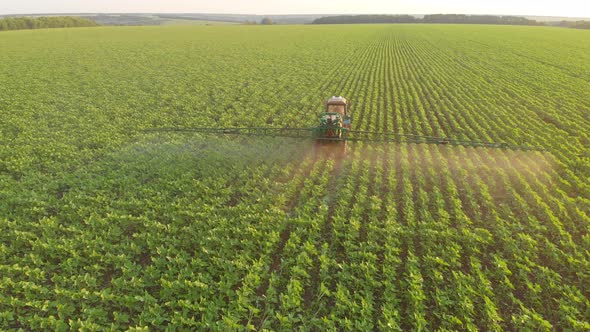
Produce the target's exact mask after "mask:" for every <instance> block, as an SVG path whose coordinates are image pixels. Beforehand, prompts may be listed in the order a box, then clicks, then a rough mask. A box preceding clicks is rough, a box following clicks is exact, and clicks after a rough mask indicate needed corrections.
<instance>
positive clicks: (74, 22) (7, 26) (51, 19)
mask: <svg viewBox="0 0 590 332" xmlns="http://www.w3.org/2000/svg"><path fill="white" fill-rule="evenodd" d="M98 25H99V24H98V23H96V22H94V21H92V20H89V19H85V18H81V17H73V16H47V17H7V18H3V19H0V31H6V30H24V29H49V28H72V27H94V26H98Z"/></svg>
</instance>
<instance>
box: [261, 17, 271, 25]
mask: <svg viewBox="0 0 590 332" xmlns="http://www.w3.org/2000/svg"><path fill="white" fill-rule="evenodd" d="M260 24H264V25H271V24H274V22H273V21H272V19H271V18H270V17H265V18H263V19H262V21H260Z"/></svg>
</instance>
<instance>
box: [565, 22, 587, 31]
mask: <svg viewBox="0 0 590 332" xmlns="http://www.w3.org/2000/svg"><path fill="white" fill-rule="evenodd" d="M559 26H562V27H567V28H574V29H590V21H576V22H568V21H561V22H559Z"/></svg>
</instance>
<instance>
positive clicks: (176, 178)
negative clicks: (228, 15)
mask: <svg viewBox="0 0 590 332" xmlns="http://www.w3.org/2000/svg"><path fill="white" fill-rule="evenodd" d="M588 37H589V36H588V35H587V34H584V32H583V31H574V30H570V29H555V28H544V27H506V26H502V27H500V26H451V25H396V26H385V25H381V26H376V25H373V26H280V25H279V26H272V27H261V26H248V27H245V26H216V27H197V26H195V27H133V28H129V27H126V28H100V29H72V30H39V31H24V32H15V33H3V34H2V35H1V36H0V49H1V50H2V52H0V112H1V113H2V116H1V118H0V230H1V232H0V330H19V329H22V330H25V331H45V330H57V331H67V330H132V331H133V330H137V331H143V330H172V331H173V330H195V331H202V330H207V331H208V330H216V331H228V330H242V331H258V330H268V331H270V330H291V329H293V330H304V331H308V330H316V331H325V330H334V331H344V330H349V331H366V330H394V331H409V330H447V331H450V330H459V331H502V330H507V331H513V330H552V329H556V330H573V331H585V330H588V327H589V326H590V319H589V317H590V286H589V283H588V280H590V272H588V271H590V258H589V257H588V252H590V236H589V234H588V230H589V229H590V199H589V197H590V178H589V175H590V174H589V173H588V169H590V168H589V167H590V164H589V162H590V160H589V159H588V155H587V151H588V142H590V130H589V128H590V119H589V118H588V110H589V109H590V88H589V87H590V86H589V83H588V82H590V71H589V70H588V68H589V67H588V66H589V63H590V49H589V48H590V43H589V42H588V41H589V40H588ZM269 45H271V46H272V47H269ZM555 45H559V48H557V47H555ZM335 50H337V51H335ZM331 95H343V96H345V97H347V98H349V99H350V100H352V101H353V104H352V112H353V117H354V122H353V127H354V128H355V129H360V130H372V131H396V132H401V133H406V134H412V133H415V134H421V135H431V136H442V137H453V138H458V139H470V140H483V141H489V140H492V141H503V142H507V143H510V144H521V143H530V144H535V145H541V146H544V147H546V149H547V150H548V152H545V153H541V152H519V151H504V150H490V149H478V148H464V147H448V146H426V145H407V144H405V145H404V144H393V143H389V144H373V143H351V144H350V145H349V152H348V156H347V158H345V159H343V160H335V159H331V158H321V157H320V158H313V156H312V155H311V153H310V147H311V142H308V141H296V140H291V139H273V138H239V137H229V136H228V137H210V136H201V135H190V134H169V133H160V134H158V133H153V132H144V131H143V130H144V129H147V128H151V127H173V126H187V127H203V126H224V127H225V126H273V127H274V126H293V127H306V126H313V125H315V121H317V112H319V111H320V110H321V108H322V100H323V99H325V98H326V97H328V96H331Z"/></svg>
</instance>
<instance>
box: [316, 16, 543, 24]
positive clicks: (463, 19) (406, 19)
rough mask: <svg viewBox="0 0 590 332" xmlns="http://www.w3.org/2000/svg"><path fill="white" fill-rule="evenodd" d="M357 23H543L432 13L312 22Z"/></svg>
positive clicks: (495, 17)
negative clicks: (416, 15) (419, 16)
mask: <svg viewBox="0 0 590 332" xmlns="http://www.w3.org/2000/svg"><path fill="white" fill-rule="evenodd" d="M359 23H368V24H371V23H449V24H506V25H543V23H540V22H537V21H535V20H529V19H526V18H524V17H517V16H494V15H463V14H434V15H424V18H417V17H414V16H411V15H341V16H327V17H321V18H318V19H316V20H314V21H313V22H312V24H359Z"/></svg>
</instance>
